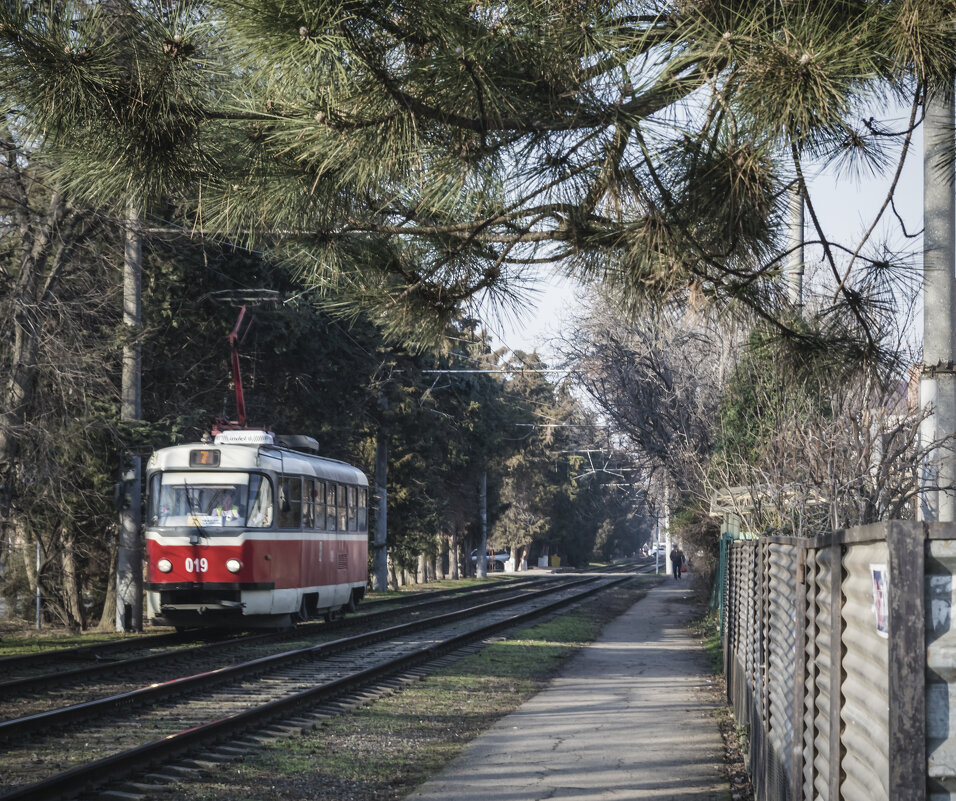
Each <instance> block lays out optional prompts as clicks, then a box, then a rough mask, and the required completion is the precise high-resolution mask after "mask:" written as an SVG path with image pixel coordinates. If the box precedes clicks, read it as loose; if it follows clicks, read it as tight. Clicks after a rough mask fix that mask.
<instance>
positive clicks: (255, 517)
mask: <svg viewBox="0 0 956 801" xmlns="http://www.w3.org/2000/svg"><path fill="white" fill-rule="evenodd" d="M249 497H250V498H251V499H252V500H251V502H250V503H249V522H248V525H249V527H250V528H268V527H269V526H271V525H272V482H271V481H269V479H268V478H266V477H265V476H259V475H255V474H253V475H251V476H249Z"/></svg>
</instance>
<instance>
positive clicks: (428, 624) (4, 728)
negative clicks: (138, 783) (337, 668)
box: [0, 576, 597, 741]
mask: <svg viewBox="0 0 956 801" xmlns="http://www.w3.org/2000/svg"><path fill="white" fill-rule="evenodd" d="M596 580H597V577H594V576H587V577H583V578H582V577H578V578H576V580H575V581H573V582H555V583H554V584H555V586H549V587H545V588H543V589H540V590H535V591H533V592H532V593H529V594H528V595H526V596H516V597H509V598H503V599H500V600H497V601H490V602H488V603H484V604H478V605H477V606H470V607H468V608H467V609H464V610H457V611H454V612H447V613H445V614H442V615H435V616H432V617H428V618H422V619H421V620H415V621H411V622H409V623H402V624H399V625H397V626H390V627H387V628H383V629H376V630H375V631H371V632H365V633H362V634H357V635H354V636H351V637H344V638H340V639H338V640H332V641H330V642H325V643H320V644H319V645H312V646H308V647H306V648H297V649H294V650H291V651H283V652H281V653H278V654H270V655H269V656H262V657H259V658H257V659H252V660H249V661H246V662H241V663H239V664H236V665H228V666H225V667H221V668H216V669H214V670H209V671H204V672H202V673H198V674H196V675H193V676H184V677H182V678H178V679H171V680H169V681H165V682H161V683H160V684H156V685H151V686H148V687H142V688H140V689H137V690H131V691H129V692H125V693H119V694H116V695H111V696H107V697H105V698H99V699H96V700H93V701H86V702H84V703H80V704H73V705H71V706H67V707H62V708H60V709H53V710H50V711H48V712H39V713H37V714H34V715H27V716H24V717H20V718H13V719H12V720H7V721H3V722H0V740H2V741H11V740H14V739H20V738H23V737H25V736H27V735H32V734H37V733H39V732H44V731H47V730H49V729H51V728H56V727H59V726H63V725H66V724H68V723H74V722H76V721H79V720H85V719H88V718H91V717H95V716H100V715H103V714H104V713H108V712H112V711H116V710H120V709H128V708H130V707H135V706H142V705H145V704H155V703H158V702H160V701H163V700H165V699H167V698H170V697H173V696H177V695H184V694H186V693H188V692H194V691H196V690H199V689H203V688H206V687H209V686H211V685H214V684H221V683H223V682H226V681H234V680H237V679H239V678H242V677H245V676H249V675H255V674H257V673H263V672H266V671H268V670H271V669H275V668H277V667H279V666H282V665H287V664H290V663H292V662H296V661H302V660H305V659H309V658H312V659H315V658H319V657H326V656H329V655H330V654H333V653H336V652H338V651H342V650H345V649H350V648H357V647H360V646H362V645H367V644H369V643H373V642H377V641H378V640H383V639H386V638H388V637H392V636H398V635H401V634H407V633H409V632H414V631H419V630H421V629H424V628H433V627H435V626H439V625H442V624H445V623H452V622H455V621H457V620H464V619H466V618H468V617H472V616H475V615H479V614H482V613H483V612H487V611H491V610H493V609H499V608H502V607H505V606H508V605H511V604H515V603H519V602H522V601H525V600H528V599H529V598H535V597H541V596H543V595H547V594H551V593H554V592H559V591H561V590H565V589H569V588H572V587H574V586H575V585H576V584H579V583H586V582H593V581H596Z"/></svg>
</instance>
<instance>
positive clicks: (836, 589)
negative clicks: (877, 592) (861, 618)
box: [828, 542, 843, 799]
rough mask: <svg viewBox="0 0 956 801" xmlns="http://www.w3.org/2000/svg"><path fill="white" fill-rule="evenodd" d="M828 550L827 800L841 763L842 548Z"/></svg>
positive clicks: (836, 792)
mask: <svg viewBox="0 0 956 801" xmlns="http://www.w3.org/2000/svg"><path fill="white" fill-rule="evenodd" d="M830 547H831V557H830V615H831V619H830V714H829V722H830V733H829V737H828V740H829V747H830V765H829V766H830V775H829V777H828V780H829V797H830V798H832V799H838V798H839V797H840V778H841V777H840V768H841V766H842V763H843V742H842V738H841V737H840V730H841V728H842V727H841V721H840V713H841V711H842V704H841V698H842V689H843V688H842V686H841V680H840V672H841V667H842V664H843V545H841V544H840V543H839V542H836V543H834V544H833V545H831V546H830Z"/></svg>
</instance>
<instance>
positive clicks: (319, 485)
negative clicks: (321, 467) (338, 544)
mask: <svg viewBox="0 0 956 801" xmlns="http://www.w3.org/2000/svg"><path fill="white" fill-rule="evenodd" d="M315 527H316V528H317V529H324V528H325V482H324V481H316V482H315Z"/></svg>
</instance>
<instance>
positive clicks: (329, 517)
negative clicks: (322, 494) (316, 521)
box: [325, 481, 338, 531]
mask: <svg viewBox="0 0 956 801" xmlns="http://www.w3.org/2000/svg"><path fill="white" fill-rule="evenodd" d="M328 486H329V491H328V493H327V495H326V498H327V499H328V507H329V508H328V509H327V510H326V518H325V520H326V523H325V525H326V528H327V529H328V530H329V531H335V521H336V520H337V519H338V518H337V516H336V512H335V484H333V483H332V482H331V481H330V482H329V485H328Z"/></svg>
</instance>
